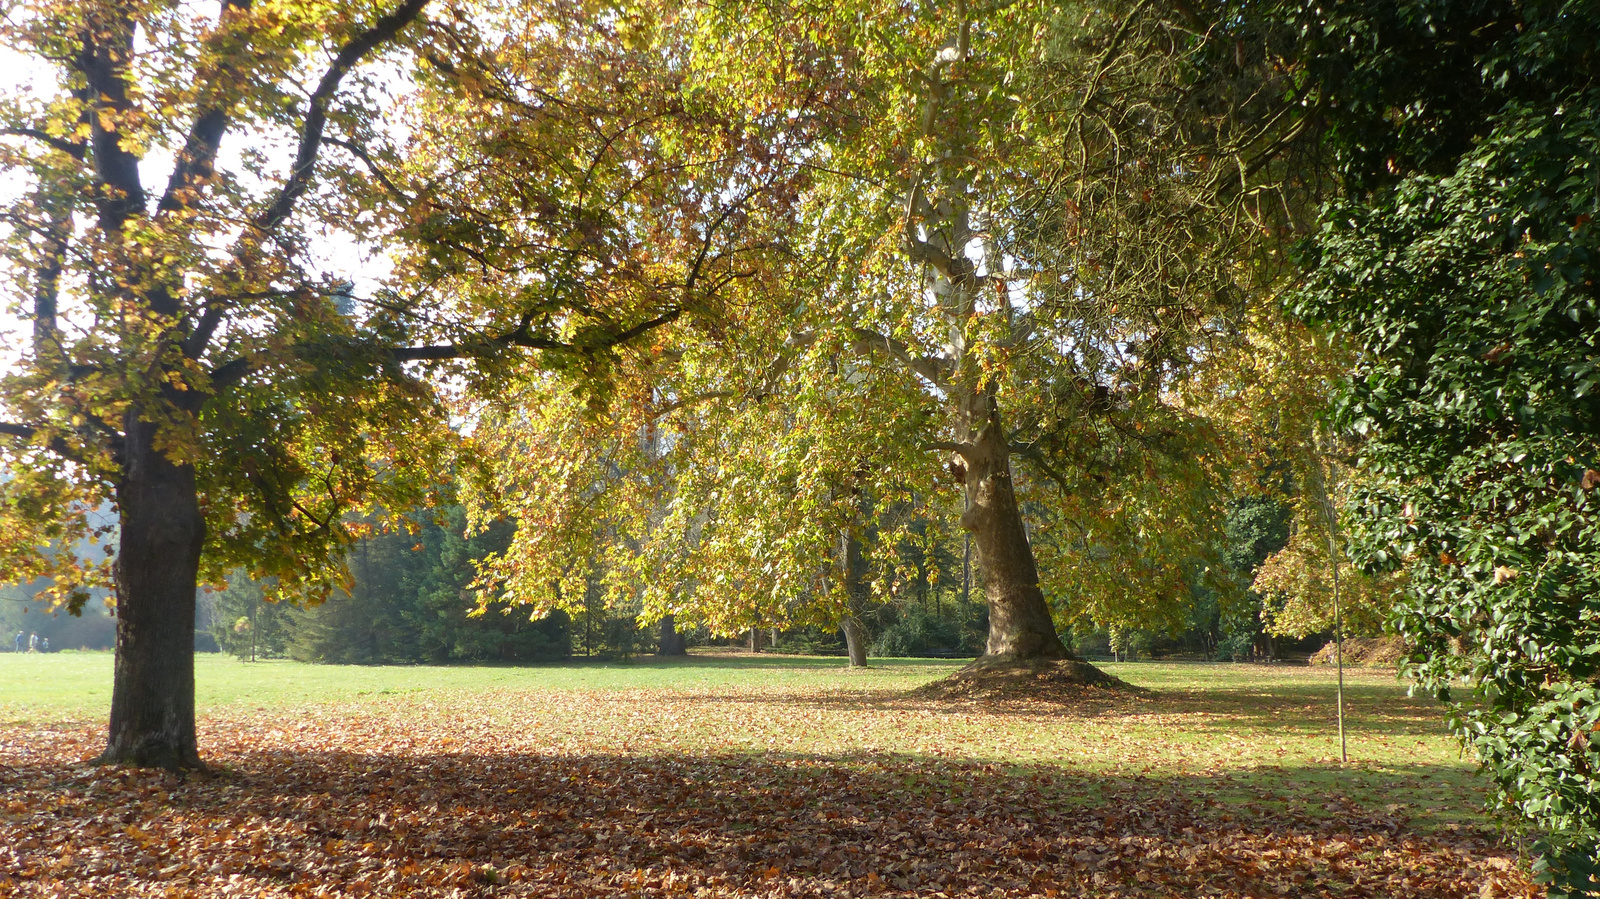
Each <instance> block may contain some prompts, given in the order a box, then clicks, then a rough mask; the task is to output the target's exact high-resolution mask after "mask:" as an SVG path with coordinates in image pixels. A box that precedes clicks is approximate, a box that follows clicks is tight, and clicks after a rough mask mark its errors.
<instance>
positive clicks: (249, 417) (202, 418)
mask: <svg viewBox="0 0 1600 899" xmlns="http://www.w3.org/2000/svg"><path fill="white" fill-rule="evenodd" d="M425 5H426V0H396V2H393V3H387V4H386V3H376V4H368V3H351V4H343V5H340V6H339V7H338V8H337V9H331V8H324V7H315V6H297V5H293V4H287V5H285V4H276V3H261V4H252V3H249V2H245V0H226V2H223V3H221V5H220V7H218V8H217V9H216V10H215V11H214V12H204V11H201V10H199V9H198V8H196V7H194V6H191V5H188V4H180V3H175V2H157V3H151V4H132V3H123V2H117V0H103V2H101V0H97V2H82V3H80V2H72V3H53V2H43V0H41V2H38V3H32V4H28V5H26V7H25V8H18V9H14V10H13V11H12V14H11V16H10V17H9V18H7V20H6V24H5V26H4V33H3V39H4V43H5V45H6V47H7V48H8V51H9V52H13V53H16V54H19V55H20V57H21V58H23V59H26V60H29V62H30V64H31V65H33V66H34V67H35V70H36V71H37V72H39V73H41V74H40V76H39V77H38V78H37V79H35V80H34V81H33V82H30V83H29V84H27V85H24V86H23V87H22V88H20V89H19V90H18V91H16V92H14V93H13V94H11V95H10V96H8V97H6V98H5V102H4V104H3V109H0V117H3V123H0V131H3V133H4V135H5V137H4V141H3V146H0V164H3V165H4V167H5V170H6V171H7V172H8V174H9V175H10V176H11V177H12V178H14V179H16V180H17V182H18V183H20V184H21V185H22V187H21V188H20V198H19V201H18V202H17V203H16V204H14V205H13V206H12V208H11V209H10V211H9V212H8V215H7V216H6V220H5V223H4V229H5V232H4V235H3V236H4V240H5V244H4V246H5V250H4V252H5V255H6V261H7V275H8V276H9V277H10V278H11V279H12V281H13V284H14V288H15V289H14V291H13V293H12V296H14V297H17V298H19V299H18V300H17V301H16V304H15V305H14V306H13V307H12V308H11V310H10V311H11V312H12V313H14V314H17V315H19V316H20V317H21V318H23V319H24V320H26V321H28V322H31V325H32V335H31V336H32V340H31V343H30V345H29V348H28V350H27V352H26V355H25V356H24V358H23V359H22V360H21V363H22V364H21V366H20V370H19V371H17V372H16V373H14V374H10V375H8V376H7V377H6V378H5V381H4V384H3V390H0V402H3V411H0V434H3V435H4V436H5V437H6V438H7V439H6V440H5V442H4V447H3V449H0V452H3V453H4V464H5V467H6V469H7V473H8V475H9V479H8V480H6V481H5V483H4V486H3V487H0V489H3V490H4V491H5V497H6V501H5V503H4V504H3V511H0V516H3V524H0V552H3V553H4V558H5V566H4V567H5V570H6V571H7V572H8V575H10V576H15V577H21V578H29V577H34V576H38V575H41V574H54V575H57V576H58V577H57V580H56V583H57V584H58V587H59V589H60V591H62V592H63V594H64V595H65V601H66V602H67V603H68V604H69V605H76V604H81V602H82V597H84V596H86V595H87V594H86V593H85V592H83V590H82V589H81V588H83V587H86V586H90V585H94V584H97V583H102V582H110V581H114V583H115V589H116V602H117V626H118V644H117V645H118V650H117V663H116V675H115V686H114V688H113V695H112V708H111V724H110V732H109V739H108V742H107V747H106V751H105V753H104V755H103V757H102V758H103V759H104V760H105V761H109V762H128V763H133V764H140V765H152V766H161V767H167V768H184V767H197V766H200V765H201V761H200V758H199V756H198V754H197V750H196V743H195V731H194V703H193V695H194V684H193V661H192V657H191V646H190V639H191V637H190V634H191V631H192V627H193V619H194V597H195V589H196V586H197V584H198V583H199V582H200V581H201V580H205V581H208V582H212V583H217V582H220V581H221V580H222V578H223V575H224V572H227V571H229V570H233V569H236V568H243V569H244V570H245V571H246V572H247V573H248V574H249V575H250V576H251V577H253V578H256V579H258V580H267V579H270V582H271V583H273V584H275V585H276V586H275V589H277V590H279V591H281V592H283V593H285V594H289V595H299V596H303V597H308V598H310V599H313V600H315V599H316V598H318V597H321V596H325V595H327V593H328V592H329V591H330V590H332V589H333V587H334V586H336V585H337V584H339V583H341V582H343V581H344V580H345V575H344V573H343V571H342V564H341V551H342V550H343V549H344V548H345V547H348V546H349V544H350V542H351V541H352V540H353V539H354V538H355V537H357V536H359V535H360V534H361V533H362V532H363V530H364V527H365V526H364V525H363V524H361V523H360V522H359V521H358V520H355V519H352V518H347V517H346V513H349V512H381V511H382V510H384V509H389V510H405V509H410V508H415V507H418V506H426V505H436V504H437V502H438V498H437V497H434V496H433V495H432V494H433V493H434V492H435V485H436V484H437V483H440V482H442V481H444V480H447V478H448V475H449V474H450V473H451V471H452V467H451V466H452V465H453V464H454V463H453V459H452V442H453V441H452V439H451V429H450V426H449V421H448V417H447V415H446V413H445V410H444V408H443V406H442V405H441V403H440V402H439V401H438V399H437V397H436V392H435V390H434V388H433V386H432V385H433V383H435V382H433V381H430V380H428V379H427V378H425V377H424V374H423V371H422V370H421V369H419V366H422V365H435V366H438V365H445V366H449V365H450V364H451V362H452V360H464V362H463V363H461V364H458V365H456V366H455V367H453V368H450V371H451V372H452V373H454V374H457V375H466V374H468V373H469V372H470V373H471V374H472V376H473V377H475V378H491V377H492V376H493V372H494V371H495V370H497V369H495V368H494V365H493V364H492V363H493V362H494V361H495V360H505V361H508V362H509V361H514V360H517V359H521V358H524V357H526V356H527V355H528V354H530V353H535V352H540V353H544V354H545V355H546V357H547V358H549V359H551V360H555V361H554V362H552V364H556V365H562V366H565V367H567V368H569V369H572V370H575V371H585V372H597V371H599V369H601V368H603V362H604V359H605V353H606V349H607V348H608V347H610V346H614V345H617V344H621V343H626V342H628V341H630V340H635V339H637V338H639V337H640V336H641V335H643V334H647V333H649V332H650V331H651V330H652V329H653V328H656V327H659V326H660V325H661V324H663V323H665V322H667V321H671V320H675V319H676V318H677V317H679V316H681V315H683V314H685V310H686V309H687V308H688V307H690V306H693V305H695V304H697V303H699V302H700V301H701V300H702V299H703V298H704V295H705V294H704V292H697V291H695V290H693V289H682V286H681V281H680V282H675V281H674V278H673V277H672V276H671V275H670V274H669V275H663V274H662V273H661V272H660V271H659V270H652V271H640V270H638V269H636V268H629V269H627V270H626V271H623V272H621V273H620V274H619V271H618V268H617V265H613V264H602V263H596V264H593V265H591V264H590V262H591V261H593V260H594V259H595V258H596V256H597V254H596V253H595V252H587V251H585V250H583V249H582V248H579V249H577V250H574V251H572V252H570V253H568V254H567V256H566V257H565V258H566V260H567V261H568V262H569V263H570V267H567V268H562V269H554V268H553V269H551V270H549V271H547V272H543V273H541V276H540V277H538V278H533V277H529V276H527V273H526V271H523V272H522V275H523V276H524V277H523V281H522V284H521V286H520V288H519V289H515V290H512V289H510V288H511V287H512V286H513V285H512V284H511V281H512V280H514V278H513V277H512V276H511V275H509V274H507V273H506V272H505V271H504V270H502V269H498V268H497V267H496V266H497V258H496V255H495V253H496V248H495V247H494V246H492V241H490V240H488V239H487V238H486V237H485V235H489V236H492V235H493V234H494V233H495V228H494V223H493V222H492V221H491V220H489V219H486V218H484V217H474V215H473V214H472V212H473V210H471V209H468V208H467V206H466V204H465V203H462V202H458V201H459V200H462V199H464V198H465V197H463V196H462V195H460V194H458V193H456V191H458V189H459V188H460V187H461V186H462V185H461V183H460V182H459V181H458V180H455V181H453V180H452V179H451V178H450V174H451V173H450V172H448V171H443V170H431V171H428V170H422V169H420V168H417V167H407V166H406V165H405V160H407V159H408V158H409V154H408V152H402V151H401V150H400V149H398V148H397V147H396V146H395V141H396V140H398V139H399V138H398V137H395V135H399V136H405V135H407V134H415V133H417V131H416V130H415V128H414V127H413V128H399V127H396V126H397V123H399V122H401V121H405V122H407V123H408V124H410V125H415V123H416V122H417V121H418V120H425V119H426V115H427V110H426V109H425V108H422V107H421V106H419V105H417V104H416V103H413V102H409V101H407V100H406V99H405V97H407V96H410V94H409V93H408V88H409V85H412V84H418V83H423V82H427V83H442V82H448V83H457V84H459V83H460V82H459V80H458V79H456V71H457V70H456V68H455V67H454V66H453V64H452V62H451V60H452V58H453V57H454V56H456V55H470V54H473V53H477V52H479V51H480V50H481V44H479V43H478V42H477V38H476V36H475V33H474V32H473V30H472V29H471V28H470V27H469V24H468V23H467V22H466V20H465V18H464V16H463V15H462V14H461V13H460V12H459V11H458V10H453V9H451V10H447V11H446V13H445V14H444V15H442V16H440V17H439V18H437V19H435V20H432V21H427V20H425V19H424V18H423V15H422V13H423V9H424V7H425ZM380 60H384V61H385V62H382V63H381V64H380V63H379V61H380ZM397 93H398V94H402V95H404V96H401V97H397V96H395V95H396V94H397ZM229 140H239V141H240V143H241V146H239V147H238V149H236V150H230V149H227V148H226V147H225V141H229ZM279 148H283V152H278V151H279ZM552 149H554V150H556V151H558V152H557V153H556V155H558V156H561V155H563V152H564V149H570V148H561V147H553V148H552ZM566 158H570V156H567V157H566ZM162 169H164V170H165V173H166V177H165V183H164V185H160V186H156V187H152V186H151V185H152V180H151V177H152V173H153V172H155V171H158V170H162ZM466 196H467V197H470V196H471V195H470V194H467V195H466ZM523 199H524V200H526V199H528V198H527V197H525V196H524V197H523ZM552 202H553V201H552ZM710 209H711V210H712V211H711V213H710V214H711V215H712V216H713V217H715V216H716V214H717V211H718V210H720V209H722V206H721V205H719V204H718V203H716V202H712V203H711V204H710ZM584 227H587V226H584ZM584 233H587V232H585V231H583V229H582V228H580V229H579V234H580V237H579V238H577V239H578V240H579V241H580V242H581V235H582V234H584ZM711 233H712V234H714V235H715V236H716V237H720V236H721V235H722V233H723V232H721V231H717V230H716V229H711ZM323 235H327V236H326V237H324V236H323ZM705 239H706V240H707V241H710V240H713V239H714V238H713V237H710V236H707V237H706V238H705ZM341 244H342V245H345V246H349V247H353V248H355V250H353V251H352V253H351V254H349V255H355V254H356V251H359V250H366V251H371V252H372V253H374V254H376V255H377V256H378V257H379V258H380V259H381V258H387V259H389V260H390V262H389V263H384V262H381V261H379V260H378V259H370V260H369V261H368V262H367V263H365V264H366V265H370V266H372V267H375V268H378V269H382V268H384V267H386V266H388V265H392V272H391V273H390V274H389V275H388V276H387V278H383V277H376V278H375V277H365V278H362V279H360V281H364V282H365V283H367V284H369V285H371V289H370V290H369V289H366V288H362V290H361V291H360V293H361V295H360V296H357V292H356V291H355V290H354V289H353V288H352V285H351V282H352V281H356V280H357V279H355V278H351V277H350V275H353V274H354V275H359V274H360V273H359V272H347V271H331V272H330V271H327V269H328V268H330V267H331V268H335V269H337V268H340V267H341V263H338V262H336V261H335V260H329V259H327V258H325V257H326V256H327V255H328V254H329V252H330V247H333V246H339V245H341ZM407 247H409V248H412V249H411V250H410V251H407V250H405V249H404V248H407ZM591 249H594V248H591ZM379 250H382V251H384V253H378V252H377V251H379ZM598 250H599V252H598V256H600V257H605V258H606V259H607V260H609V259H610V257H609V256H608V255H607V254H608V253H609V252H610V250H609V249H607V248H598ZM334 255H339V254H337V253H335V254H334ZM348 264H349V263H348V260H347V261H346V263H343V265H348ZM619 264H620V263H619ZM467 273H475V274H474V275H473V277H474V278H475V282H474V283H477V284H479V285H480V286H481V287H482V289H479V290H471V289H466V288H464V287H463V285H462V278H463V277H465V276H466V274H467ZM491 273H499V274H501V275H502V276H503V277H501V278H500V279H499V280H498V281H495V280H493V279H492V278H491V277H490V274H491ZM374 282H376V283H374ZM602 282H603V285H604V286H605V287H612V288H620V286H621V285H623V284H624V282H626V284H627V285H629V287H628V289H614V290H611V291H610V292H607V291H606V290H605V289H604V288H603V287H597V288H596V289H595V290H594V292H593V293H591V292H590V289H589V287H587V286H586V285H595V284H601V283H602ZM692 286H693V285H691V288H692ZM466 362H472V363H474V364H472V365H467V364H466ZM107 501H108V502H112V503H114V504H115V507H116V510H117V514H118V516H119V519H120V530H119V532H118V534H119V536H118V545H117V547H116V551H115V554H114V565H113V564H112V562H111V561H106V562H103V563H102V562H99V561H98V560H94V559H92V558H91V559H89V560H84V559H82V558H74V557H71V556H70V555H69V554H56V555H50V554H48V553H45V552H42V551H41V550H40V547H41V546H43V545H44V544H45V543H46V542H48V541H49V540H52V539H53V540H55V541H56V542H57V543H58V544H59V545H70V544H72V543H73V542H74V541H75V540H77V539H78V538H79V537H81V536H84V535H86V534H88V533H89V532H91V531H93V530H94V528H93V525H92V524H91V523H89V522H88V520H87V517H86V516H87V512H86V510H89V509H92V508H94V506H95V505H96V504H97V503H100V502H107ZM73 570H76V571H78V572H79V575H78V576H77V578H76V579H75V580H73V579H71V578H69V576H68V575H69V572H70V571H73Z"/></svg>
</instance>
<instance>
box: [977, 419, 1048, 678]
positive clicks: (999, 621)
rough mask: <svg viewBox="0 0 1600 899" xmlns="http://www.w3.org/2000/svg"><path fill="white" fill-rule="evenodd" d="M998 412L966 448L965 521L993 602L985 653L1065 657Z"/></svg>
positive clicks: (986, 591)
mask: <svg viewBox="0 0 1600 899" xmlns="http://www.w3.org/2000/svg"><path fill="white" fill-rule="evenodd" d="M1003 435H1004V429H1003V428H1002V427H1001V426H1000V418H999V415H998V413H995V414H992V415H991V416H990V420H989V423H988V424H986V425H985V426H984V427H983V429H982V430H981V431H980V432H979V434H978V436H977V439H976V440H974V441H973V442H972V443H971V444H969V449H968V450H967V451H966V452H964V453H963V454H962V455H963V459H964V461H965V462H966V465H967V469H966V475H965V477H966V483H967V486H968V488H969V491H970V495H971V502H970V504H969V505H968V506H967V509H966V511H965V512H964V513H963V514H962V516H961V526H962V527H963V528H966V530H967V531H968V533H970V534H971V535H972V545H973V548H974V549H976V550H977V553H978V568H979V570H980V571H982V572H983V592H984V597H985V598H986V599H987V600H988V603H989V642H988V645H987V646H986V647H985V649H984V655H985V656H1004V657H1008V658H1016V659H1018V660H1034V659H1065V658H1068V657H1069V655H1070V654H1069V653H1068V652H1067V647H1066V645H1065V644H1064V643H1062V642H1061V637H1060V636H1059V635H1057V634H1056V628H1055V622H1054V620H1052V618H1051V616H1050V606H1049V604H1048V603H1047V602H1045V598H1044V591H1042V590H1040V589H1039V570H1038V568H1037V567H1036V566H1035V564H1034V559H1033V547H1032V546H1031V545H1030V544H1029V543H1028V534H1027V531H1026V529H1024V528H1023V525H1022V514H1021V512H1020V511H1019V510H1018V508H1017V496H1016V491H1015V489H1014V488H1013V486H1012V483H1011V451H1010V448H1009V447H1008V446H1007V445H1006V442H1005V439H1004V436H1003Z"/></svg>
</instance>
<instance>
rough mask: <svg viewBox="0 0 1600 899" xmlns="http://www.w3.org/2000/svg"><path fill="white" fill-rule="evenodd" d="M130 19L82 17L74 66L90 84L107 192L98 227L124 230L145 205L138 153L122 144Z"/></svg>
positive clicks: (92, 133) (98, 163)
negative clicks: (85, 20)
mask: <svg viewBox="0 0 1600 899" xmlns="http://www.w3.org/2000/svg"><path fill="white" fill-rule="evenodd" d="M133 31H134V26H133V20H132V19H131V18H130V17H129V15H128V13H127V12H126V11H125V9H124V11H122V12H120V13H119V14H118V15H117V16H116V17H115V18H114V20H113V21H111V22H109V23H107V22H102V21H99V20H98V17H96V16H94V15H92V14H91V15H90V17H89V19H88V21H87V22H86V23H85V26H84V32H83V44H82V47H81V48H80V50H79V52H78V57H77V67H78V71H79V72H81V73H82V74H83V77H84V81H85V82H86V84H87V87H88V97H87V105H88V110H87V111H88V118H89V141H90V146H91V147H92V148H93V150H94V169H95V176H96V177H97V178H98V179H99V180H100V182H101V183H102V184H103V185H105V186H106V187H108V188H110V196H107V197H105V198H104V199H102V200H101V201H100V221H99V227H100V229H101V231H103V232H105V233H107V234H114V233H116V232H119V231H121V230H122V224H123V222H126V221H127V220H128V217H129V216H131V215H134V214H136V213H141V212H143V211H144V200H145V195H144V185H143V184H142V183H140V181H139V159H138V157H136V156H134V155H133V154H132V153H130V152H129V151H128V150H126V149H124V148H123V146H122V135H123V134H124V133H126V132H125V131H124V130H123V128H124V127H125V126H127V125H129V124H131V116H129V113H131V112H132V111H133V104H132V103H131V102H130V101H129V100H128V84H127V81H126V79H125V78H124V77H123V75H122V72H123V71H124V70H125V69H126V68H127V66H128V65H129V64H130V63H131V62H132V59H133Z"/></svg>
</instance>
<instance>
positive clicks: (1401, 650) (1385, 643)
mask: <svg viewBox="0 0 1600 899" xmlns="http://www.w3.org/2000/svg"><path fill="white" fill-rule="evenodd" d="M1334 651H1335V647H1334V644H1333V642H1332V641H1331V640H1330V641H1329V642H1328V645H1327V646H1324V647H1322V648H1321V649H1319V650H1317V652H1316V654H1315V655H1313V656H1312V657H1311V658H1310V659H1308V660H1307V662H1308V664H1312V665H1332V664H1334V663H1335V658H1334ZM1405 657H1406V642H1405V641H1404V640H1402V639H1400V638H1399V637H1348V638H1346V639H1345V641H1344V663H1345V664H1346V665H1356V666H1360V667H1363V668H1397V667H1399V665H1400V663H1401V662H1402V661H1404V660H1405Z"/></svg>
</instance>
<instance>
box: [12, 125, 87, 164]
mask: <svg viewBox="0 0 1600 899" xmlns="http://www.w3.org/2000/svg"><path fill="white" fill-rule="evenodd" d="M0 135H9V136H12V137H28V138H32V139H33V140H36V141H38V142H40V143H42V144H44V145H46V146H48V147H50V148H51V149H52V150H56V151H59V152H61V153H65V154H66V155H68V156H71V157H72V158H73V159H76V160H78V161H79V162H82V161H83V157H84V156H85V155H86V154H87V153H88V152H89V147H88V145H87V144H85V143H83V142H82V141H71V140H67V139H66V138H64V137H56V136H55V135H54V134H50V133H49V132H47V131H42V130H40V129H38V128H27V127H14V128H0Z"/></svg>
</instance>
